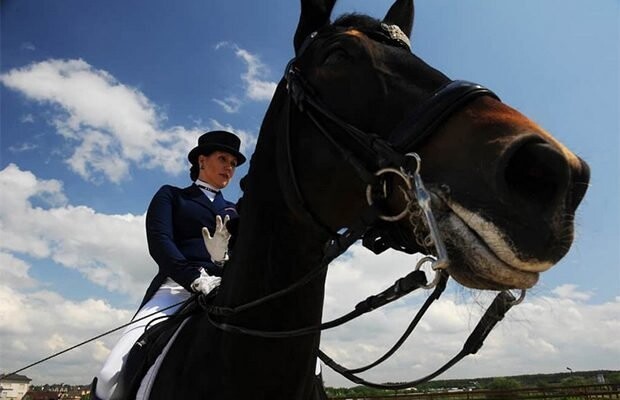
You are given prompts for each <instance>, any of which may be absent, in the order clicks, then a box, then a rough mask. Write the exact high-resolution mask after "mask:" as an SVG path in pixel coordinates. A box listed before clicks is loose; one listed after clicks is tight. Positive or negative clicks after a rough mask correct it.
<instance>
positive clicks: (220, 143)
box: [187, 131, 245, 166]
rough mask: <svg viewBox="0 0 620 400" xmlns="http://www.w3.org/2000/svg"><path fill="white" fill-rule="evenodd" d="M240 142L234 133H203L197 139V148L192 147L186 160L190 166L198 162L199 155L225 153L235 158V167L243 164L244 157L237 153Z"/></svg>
mask: <svg viewBox="0 0 620 400" xmlns="http://www.w3.org/2000/svg"><path fill="white" fill-rule="evenodd" d="M240 145H241V140H240V139H239V137H237V135H235V134H234V133H230V132H226V131H211V132H207V133H203V134H202V135H200V137H199V138H198V146H196V147H194V148H193V149H192V150H191V151H190V152H189V154H188V155H187V158H188V159H189V162H191V163H192V164H196V163H197V162H198V156H199V155H200V154H203V155H209V154H211V153H212V152H214V151H215V150H220V151H225V152H227V153H230V154H232V155H233V156H235V157H236V158H237V165H238V166H239V165H241V164H243V163H244V162H245V157H244V156H243V154H241V153H240V152H239V146H240Z"/></svg>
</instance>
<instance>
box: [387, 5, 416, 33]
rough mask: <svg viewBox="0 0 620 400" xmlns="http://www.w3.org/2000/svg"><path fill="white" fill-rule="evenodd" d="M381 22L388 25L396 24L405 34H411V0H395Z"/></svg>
mask: <svg viewBox="0 0 620 400" xmlns="http://www.w3.org/2000/svg"><path fill="white" fill-rule="evenodd" d="M383 22H385V23H386V24H388V25H398V27H399V28H400V29H401V30H402V31H403V33H404V34H405V35H407V36H411V29H412V28H413V0H396V1H395V2H394V4H392V7H390V10H389V11H388V12H387V14H385V18H383Z"/></svg>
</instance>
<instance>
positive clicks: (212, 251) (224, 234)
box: [202, 215, 230, 266]
mask: <svg viewBox="0 0 620 400" xmlns="http://www.w3.org/2000/svg"><path fill="white" fill-rule="evenodd" d="M229 220H230V217H229V216H228V215H227V216H225V217H224V221H222V217H220V216H219V215H218V216H216V217H215V232H213V236H211V232H209V229H207V228H205V227H203V228H202V238H203V239H204V242H205V246H206V247H207V251H208V252H209V255H210V256H211V261H213V263H214V264H215V265H218V266H222V265H224V263H225V262H226V261H227V260H228V241H229V240H230V232H228V229H226V224H227V223H228V221H229Z"/></svg>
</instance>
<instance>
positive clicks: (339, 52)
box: [323, 48, 351, 65]
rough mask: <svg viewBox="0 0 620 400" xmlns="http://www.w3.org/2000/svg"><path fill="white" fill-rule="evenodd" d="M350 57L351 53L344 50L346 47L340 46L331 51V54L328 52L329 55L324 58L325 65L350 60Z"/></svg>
mask: <svg viewBox="0 0 620 400" xmlns="http://www.w3.org/2000/svg"><path fill="white" fill-rule="evenodd" d="M350 59H351V56H349V53H347V52H346V51H344V49H341V48H338V49H334V50H332V51H330V52H329V54H327V56H326V57H325V59H324V60H323V65H330V64H338V63H341V62H345V61H348V60H350Z"/></svg>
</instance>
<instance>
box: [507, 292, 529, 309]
mask: <svg viewBox="0 0 620 400" xmlns="http://www.w3.org/2000/svg"><path fill="white" fill-rule="evenodd" d="M526 293H527V290H525V289H521V293H519V297H518V298H517V299H516V300H515V301H513V302H512V303H510V305H511V306H516V305H517V304H521V303H522V302H523V300H524V299H525V294H526Z"/></svg>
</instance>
